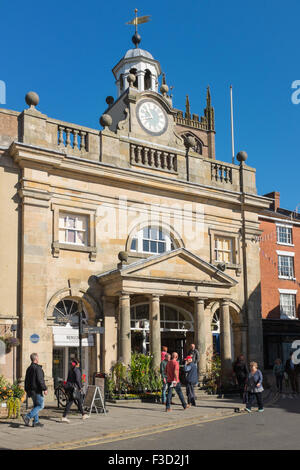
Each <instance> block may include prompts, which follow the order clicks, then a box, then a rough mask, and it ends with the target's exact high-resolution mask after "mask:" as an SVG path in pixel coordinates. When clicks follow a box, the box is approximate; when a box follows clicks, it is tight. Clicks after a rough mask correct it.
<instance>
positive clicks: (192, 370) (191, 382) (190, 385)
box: [184, 356, 198, 406]
mask: <svg viewBox="0 0 300 470" xmlns="http://www.w3.org/2000/svg"><path fill="white" fill-rule="evenodd" d="M184 372H185V380H186V395H187V400H188V404H189V405H192V406H196V397H195V391H194V386H195V385H197V383H198V370H197V365H196V364H195V362H193V358H192V356H187V357H186V358H185V366H184Z"/></svg>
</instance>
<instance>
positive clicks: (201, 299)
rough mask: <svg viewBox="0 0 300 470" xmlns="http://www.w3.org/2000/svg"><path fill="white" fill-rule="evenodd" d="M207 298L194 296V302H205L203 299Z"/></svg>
mask: <svg viewBox="0 0 300 470" xmlns="http://www.w3.org/2000/svg"><path fill="white" fill-rule="evenodd" d="M206 300H207V297H195V302H196V303H197V304H198V303H199V304H200V303H203V304H204V303H205V301H206Z"/></svg>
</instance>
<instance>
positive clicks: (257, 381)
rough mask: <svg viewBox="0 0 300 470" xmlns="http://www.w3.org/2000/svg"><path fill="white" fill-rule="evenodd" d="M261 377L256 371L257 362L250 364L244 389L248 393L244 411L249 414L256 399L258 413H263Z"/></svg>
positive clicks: (258, 371) (259, 372)
mask: <svg viewBox="0 0 300 470" xmlns="http://www.w3.org/2000/svg"><path fill="white" fill-rule="evenodd" d="M262 382H263V375H262V373H261V371H260V370H259V369H258V365H257V362H250V372H249V374H248V377H247V381H246V385H245V389H247V391H248V401H247V404H246V411H248V413H251V407H252V404H253V401H254V400H255V398H256V401H257V405H258V411H260V412H262V411H264V406H263V399H262V392H263V390H264V389H263V386H262Z"/></svg>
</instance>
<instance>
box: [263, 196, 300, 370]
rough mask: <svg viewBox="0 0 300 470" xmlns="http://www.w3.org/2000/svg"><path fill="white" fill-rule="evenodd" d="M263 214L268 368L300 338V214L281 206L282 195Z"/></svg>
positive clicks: (266, 355)
mask: <svg viewBox="0 0 300 470" xmlns="http://www.w3.org/2000/svg"><path fill="white" fill-rule="evenodd" d="M265 196H266V197H268V198H271V199H272V200H273V202H272V205H271V207H270V209H268V210H264V211H263V212H262V213H261V214H260V216H259V219H260V228H261V230H262V235H261V237H260V266H261V295H262V318H263V335H264V362H265V368H270V367H271V366H272V365H273V363H274V360H275V359H276V358H277V357H280V358H281V359H282V360H283V361H285V360H286V359H287V358H288V355H289V352H290V350H291V345H292V342H293V341H294V340H300V324H299V317H300V214H299V213H297V211H290V210H286V209H282V208H281V207H280V194H279V193H278V192H273V193H269V194H266V195H265Z"/></svg>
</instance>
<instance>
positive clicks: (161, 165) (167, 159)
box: [130, 144, 177, 173]
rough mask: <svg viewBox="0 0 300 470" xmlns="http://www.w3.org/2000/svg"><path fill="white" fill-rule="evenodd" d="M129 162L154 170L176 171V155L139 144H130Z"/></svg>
mask: <svg viewBox="0 0 300 470" xmlns="http://www.w3.org/2000/svg"><path fill="white" fill-rule="evenodd" d="M130 163H131V164H132V165H138V166H142V167H146V168H152V169H154V170H162V171H168V172H172V173H176V172H177V155H175V154H174V153H170V152H165V151H163V150H158V149H153V148H150V147H144V146H141V145H133V144H130Z"/></svg>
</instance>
